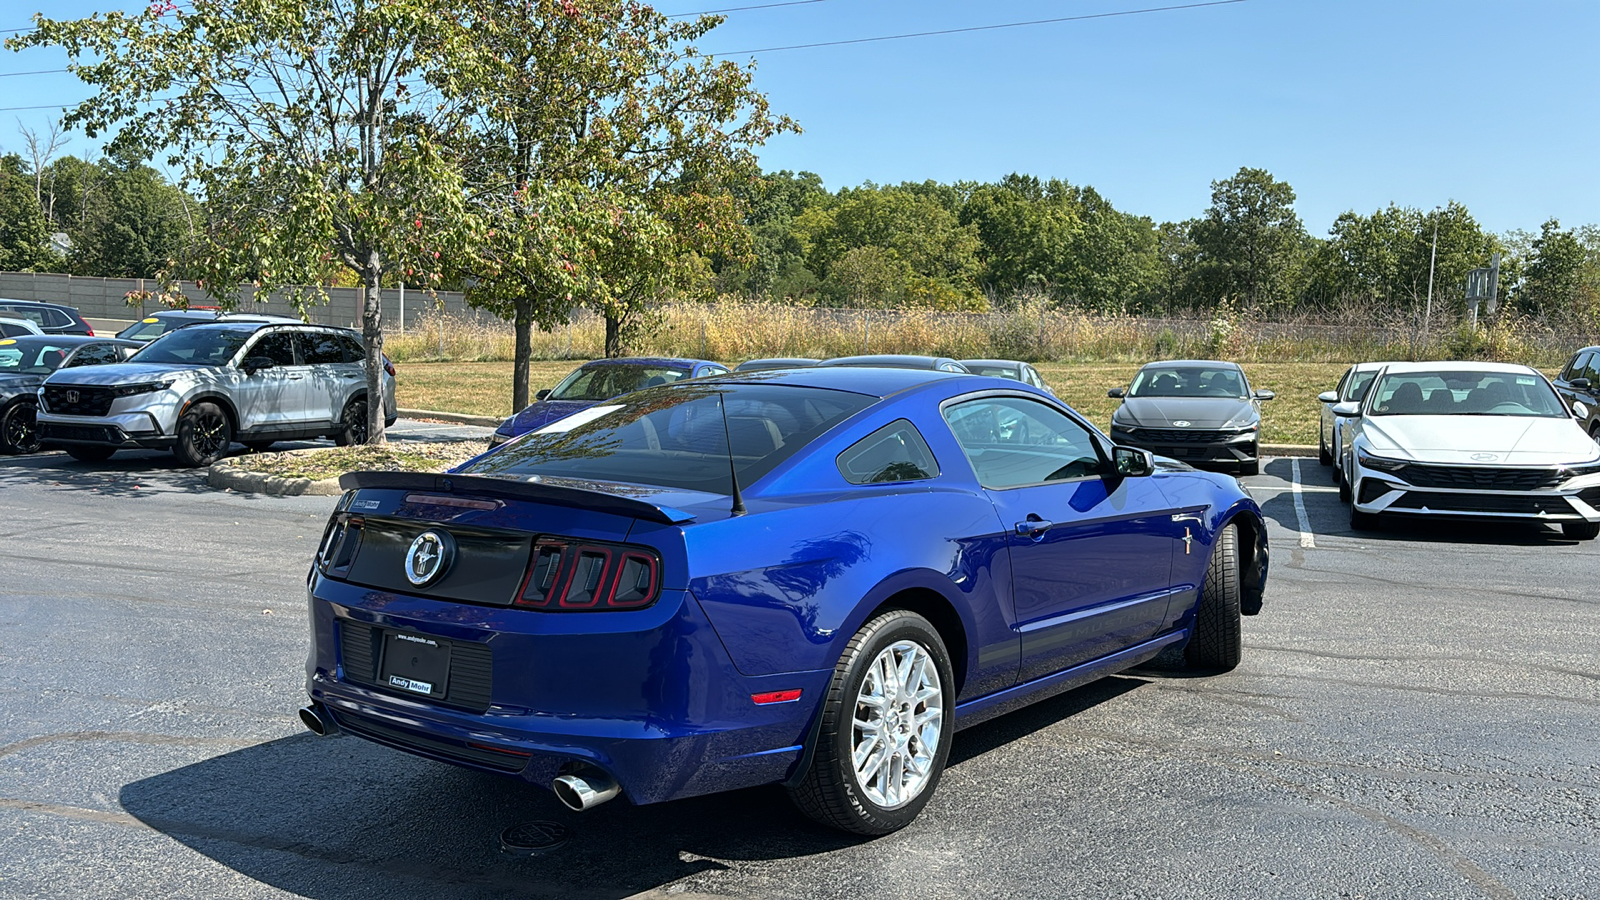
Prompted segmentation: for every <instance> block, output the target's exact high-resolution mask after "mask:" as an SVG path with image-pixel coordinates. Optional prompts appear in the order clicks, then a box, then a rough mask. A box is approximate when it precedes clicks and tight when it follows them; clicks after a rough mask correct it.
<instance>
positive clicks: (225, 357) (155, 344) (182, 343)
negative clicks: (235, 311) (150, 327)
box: [129, 325, 256, 366]
mask: <svg viewBox="0 0 1600 900" xmlns="http://www.w3.org/2000/svg"><path fill="white" fill-rule="evenodd" d="M255 332H256V329H255V328H254V327H250V328H213V327H207V326H203V325H201V326H191V327H189V328H179V329H178V330H177V331H171V332H168V333H166V334H164V335H162V336H161V337H159V338H157V339H156V340H153V341H151V342H150V343H148V344H146V345H145V347H144V349H143V350H140V351H139V352H138V353H135V354H134V355H133V357H132V358H131V359H130V360H129V362H141V363H168V364H174V365H191V366H225V365H227V364H228V361H229V360H231V359H233V356H234V354H236V353H238V352H239V348H240V347H243V346H244V342H245V341H247V340H249V339H250V335H252V334H255Z"/></svg>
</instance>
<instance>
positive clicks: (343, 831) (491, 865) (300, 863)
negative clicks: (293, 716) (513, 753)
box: [118, 677, 1146, 900]
mask: <svg viewBox="0 0 1600 900" xmlns="http://www.w3.org/2000/svg"><path fill="white" fill-rule="evenodd" d="M1145 683H1146V682H1145V681H1143V680H1141V679H1137V678H1127V677H1112V678H1107V679H1102V680H1100V681H1097V682H1095V683H1093V684H1090V685H1087V686H1085V687H1082V688H1078V689H1076V690H1073V691H1069V692H1067V693H1064V694H1061V695H1058V696H1056V697H1053V698H1051V699H1049V700H1045V701H1042V702H1040V703H1037V704H1034V705H1032V706H1029V707H1026V708H1024V709H1021V710H1018V711H1017V712H1013V713H1010V714H1008V715H1005V716H1002V717H1000V718H997V719H994V720H992V721H990V722H986V723H983V724H980V725H977V726H974V727H972V728H969V729H966V730H965V731H962V732H961V733H960V734H959V735H957V736H956V738H955V742H954V744H953V745H952V748H951V750H952V752H951V757H950V762H949V765H950V766H951V767H953V768H954V767H960V766H963V765H969V764H971V763H972V762H973V761H974V760H976V759H978V758H979V757H982V756H983V755H984V754H986V753H989V752H991V751H994V750H997V749H1000V748H1003V747H1005V746H1006V745H1008V744H1010V743H1012V742H1014V741H1016V740H1018V739H1021V738H1023V737H1026V736H1027V735H1029V734H1032V733H1034V732H1036V731H1039V730H1041V729H1044V728H1048V727H1050V726H1052V725H1054V724H1057V723H1059V722H1061V721H1062V720H1064V719H1068V718H1070V717H1072V716H1073V715H1076V714H1077V713H1079V712H1082V711H1084V710H1086V709H1090V708H1092V707H1094V706H1096V705H1098V704H1100V703H1104V702H1106V701H1107V700H1110V699H1113V698H1115V697H1118V696H1121V695H1122V694H1125V693H1127V692H1128V691H1131V690H1134V689H1135V688H1137V687H1139V686H1140V685H1142V684H1145ZM118 799H119V801H120V803H121V805H122V808H123V809H124V810H126V811H127V812H128V813H130V814H131V815H133V816H134V817H136V818H137V819H138V820H139V821H140V822H142V823H144V824H145V825H147V826H149V827H150V828H153V829H155V830H156V831H159V832H161V833H162V834H164V835H166V836H168V837H170V838H172V839H174V840H176V841H178V842H180V843H182V844H184V845H185V846H187V847H189V848H191V849H193V850H195V851H197V852H199V853H201V854H203V855H205V856H207V857H209V858H211V859H213V860H216V861H217V862H219V863H221V864H223V865H225V866H227V867H229V868H230V869H233V870H234V871H237V872H239V873H241V874H243V875H245V876H248V877H250V878H252V879H255V880H257V881H260V882H263V883H265V884H268V885H271V886H273V887H275V888H278V889H280V890H284V891H288V892H290V893H293V894H296V895H299V896H304V897H309V898H317V900H356V898H365V897H369V896H371V895H372V893H373V890H374V883H375V881H378V880H381V881H382V882H383V883H387V884H390V885H394V886H398V885H400V884H403V883H406V882H411V883H412V885H415V886H420V884H421V883H426V889H427V890H428V892H429V893H430V894H433V895H437V896H450V897H479V896H482V897H489V896H494V897H501V896H507V895H516V896H556V897H563V898H607V900H610V898H621V897H626V896H629V895H632V894H636V893H639V892H642V891H647V890H651V889H653V888H659V887H662V886H664V885H667V884H670V883H672V882H674V881H677V880H678V879H681V878H685V877H687V876H690V875H694V874H696V873H699V872H704V871H707V870H711V869H721V868H728V867H729V865H730V863H732V862H735V861H740V862H755V863H760V862H766V861H779V860H787V859H794V858H799V857H806V856H816V855H820V854H826V853H834V852H838V851H848V850H850V849H851V848H859V849H860V852H862V853H866V854H869V855H871V854H877V853H880V852H881V853H888V852H893V847H894V846H895V845H889V844H886V845H884V847H883V848H882V849H881V850H880V849H872V848H868V847H867V846H866V845H868V844H870V843H871V841H870V839H866V838H860V837H855V836H851V835H847V834H844V833H841V832H836V831H833V830H831V829H828V828H824V827H822V826H820V825H818V824H816V823H814V822H812V821H811V820H809V819H807V818H806V817H805V816H804V815H802V814H801V813H800V812H799V811H797V810H796V809H795V808H794V806H793V805H792V804H791V803H790V802H789V800H788V798H787V796H786V795H785V793H784V791H783V789H782V788H781V787H777V786H769V787H761V788H751V789H747V790H740V791H733V792H729V793H725V794H715V795H711V796H706V797H696V798H691V799H688V800H679V801H674V802H670V803H662V804H656V805H651V806H632V805H630V804H628V803H627V802H626V801H623V802H617V803H611V804H607V805H604V806H601V807H598V808H596V809H592V810H590V811H588V812H585V813H582V814H577V813H573V812H570V811H568V810H567V809H566V808H564V807H562V806H561V805H560V804H559V803H558V802H557V801H556V800H555V799H554V796H553V795H552V794H551V793H550V792H549V791H548V790H545V789H544V788H541V787H538V786H535V785H532V784H527V783H525V782H521V781H517V780H514V779H507V778H502V777H497V776H493V775H487V774H481V773H477V772H472V771H468V770H465V769H460V768H456V767H454V766H449V765H445V764H443V763H435V762H431V761H429V760H425V759H420V758H418V757H414V756H411V755H410V754H406V753H402V752H400V751H397V750H391V749H388V748H385V747H380V746H378V745H375V744H372V743H369V742H367V741H364V740H361V739H359V738H354V737H341V738H337V739H332V740H328V739H318V738H315V737H312V736H311V735H309V734H305V735H297V736H294V737H288V738H281V739H279V740H274V741H269V742H267V743H263V744H258V745H255V746H253V747H249V748H246V749H243V750H238V751H235V752H232V753H227V754H223V755H221V756H216V757H212V758H210V759H206V760H203V761H201V762H197V763H194V764H191V765H188V766H184V767H182V768H178V769H174V770H172V771H168V772H164V773H161V774H159V775H155V776H152V777H149V778H145V779H142V780H140V781H136V782H133V783H131V784H128V785H126V786H125V787H123V788H122V790H121V792H120V794H119V797H118ZM934 802H935V803H937V802H938V799H937V798H935V801H934ZM536 820H547V821H556V822H559V823H562V824H565V825H566V826H567V827H568V828H570V829H571V831H572V836H571V839H570V840H569V842H568V843H567V844H566V845H565V846H564V847H561V848H559V849H557V850H554V851H552V852H550V853H547V854H544V855H541V856H534V857H523V856H512V855H508V854H506V853H503V852H501V850H500V847H499V834H500V832H501V831H502V830H503V829H505V828H508V827H510V826H512V825H516V824H520V823H523V822H528V821H536ZM912 827H913V828H915V827H916V826H912ZM379 892H380V893H382V892H383V891H381V890H380V891H379Z"/></svg>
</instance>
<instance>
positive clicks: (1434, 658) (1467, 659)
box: [1245, 644, 1600, 680]
mask: <svg viewBox="0 0 1600 900" xmlns="http://www.w3.org/2000/svg"><path fill="white" fill-rule="evenodd" d="M1245 647H1246V648H1248V649H1251V650H1265V651H1269V652H1273V653H1293V654H1297V655H1300V656H1315V657H1319V658H1323V659H1343V660H1348V661H1351V662H1419V661H1422V660H1427V661H1429V662H1464V663H1489V664H1490V665H1496V666H1506V667H1508V668H1516V669H1537V670H1539V671H1541V672H1552V673H1555V674H1558V675H1575V676H1577V677H1579V678H1590V679H1595V680H1600V672H1585V671H1582V670H1580V669H1564V668H1562V667H1560V666H1549V665H1545V664H1543V663H1535V662H1528V661H1527V660H1523V659H1515V660H1512V659H1494V658H1493V657H1487V656H1452V655H1446V654H1441V655H1433V654H1426V653H1424V654H1418V655H1416V656H1375V655H1371V654H1361V653H1335V652H1333V651H1331V650H1303V649H1300V648H1298V647H1272V646H1269V645H1266V644H1245Z"/></svg>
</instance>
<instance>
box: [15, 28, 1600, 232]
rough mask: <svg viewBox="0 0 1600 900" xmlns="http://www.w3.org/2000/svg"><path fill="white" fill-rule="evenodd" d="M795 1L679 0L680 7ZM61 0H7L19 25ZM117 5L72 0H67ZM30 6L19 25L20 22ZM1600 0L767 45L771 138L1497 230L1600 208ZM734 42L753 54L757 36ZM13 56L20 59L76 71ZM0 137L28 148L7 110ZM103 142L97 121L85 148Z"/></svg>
mask: <svg viewBox="0 0 1600 900" xmlns="http://www.w3.org/2000/svg"><path fill="white" fill-rule="evenodd" d="M767 2H773V0H700V2H696V0H661V2H659V3H658V4H657V5H658V7H659V8H660V9H662V11H664V12H668V13H679V12H694V11H700V10H706V9H715V8H721V7H732V6H744V5H750V4H757V3H767ZM1182 2H1185V0H1146V2H1139V0H991V2H987V3H976V2H956V0H820V2H811V3H804V4H801V5H795V6H789V7H783V8H775V9H759V10H747V11H741V12H731V13H729V14H728V21H727V23H726V24H724V25H723V26H722V27H720V28H718V29H717V30H716V31H714V32H712V33H711V34H710V35H708V36H707V37H706V38H705V39H704V40H703V42H702V47H701V49H703V50H707V51H716V52H734V51H748V50H755V49H759V48H767V47H775V46H786V45H792V44H804V43H812V42H819V41H833V40H846V39H852V38H863V37H874V36H878V35H891V34H901V33H905V32H917V31H930V30H938V29H947V28H961V27H967V26H974V25H993V24H1001V23H1007V22H1020V21H1025V20H1031V19H1043V18H1053V17H1058V16H1073V15H1088V14H1095V13H1106V12H1116V11H1122V10H1135V9H1141V8H1146V7H1152V6H1167V5H1174V4H1177V3H1182ZM37 3H38V0H32V2H16V0H7V2H5V3H0V7H3V8H5V9H6V10H8V11H9V12H8V13H6V14H5V16H4V17H5V21H0V28H11V27H17V26H22V25H26V24H27V22H28V13H27V10H28V9H30V8H37ZM138 5H139V4H137V3H117V2H115V0H99V2H95V0H53V2H52V3H50V4H49V12H50V14H51V15H53V16H56V17H66V16H76V15H86V14H87V13H89V12H91V11H93V10H95V9H106V8H111V7H113V6H123V7H124V8H137V7H138ZM12 20H15V21H12ZM1597 39H1600V2H1595V0H1524V2H1519V3H1504V2H1501V3H1489V2H1479V0H1245V2H1241V3H1235V4H1231V5H1226V6H1215V7H1210V8H1204V9H1188V10H1174V11H1169V12H1159V13H1150V14H1142V15H1130V16H1123V17H1117V18H1105V19H1097V20H1091V21H1079V22H1064V23H1059V24H1051V25H1040V26H1033V27H1024V28H1010V29H1000V30H994V31H987V32H978V33H968V34H954V35H944V36H937V37H924V38H914V39H908V40H899V41H885V42H878V43H865V44H855V45H849V46H835V47H821V48H814V49H805V50H791V51H777V52H767V53H760V54H756V55H755V56H754V57H753V58H755V59H756V60H757V63H758V70H757V75H756V86H757V87H758V88H759V89H761V90H763V91H765V92H766V93H767V94H768V96H769V98H770V100H771V102H772V106H773V108H774V109H775V110H776V111H779V112H783V113H787V114H788V115H790V116H793V117H794V118H795V119H796V120H798V121H799V122H800V124H801V126H802V127H803V128H804V129H805V133H804V134H801V135H793V136H784V137H782V138H780V139H778V140H775V141H774V142H772V143H771V144H769V145H768V146H767V147H766V148H765V149H764V150H763V152H762V160H763V163H764V164H765V165H766V166H767V168H769V169H780V168H781V169H796V170H810V171H813V172H816V173H818V174H819V175H821V176H822V178H823V180H824V182H825V183H826V184H827V185H828V186H829V187H830V188H837V187H841V186H845V185H855V184H859V183H861V182H862V181H866V180H871V181H875V182H878V183H880V184H882V183H897V182H900V181H905V180H916V181H920V180H923V179H927V178H932V179H936V180H939V181H955V180H960V179H972V180H993V179H996V178H999V177H1001V176H1003V175H1005V174H1007V173H1009V172H1013V171H1018V172H1026V173H1030V174H1034V175H1038V176H1040V177H1045V178H1049V177H1058V178H1064V179H1066V180H1068V181H1071V182H1073V183H1076V184H1088V185H1093V186H1094V187H1095V188H1096V189H1098V190H1099V191H1100V192H1101V193H1102V194H1103V195H1105V196H1106V197H1107V198H1108V199H1110V200H1111V202H1112V203H1114V204H1115V205H1116V206H1117V207H1118V208H1121V209H1125V210H1128V211H1130V212H1135V213H1140V214H1144V215H1149V216H1151V217H1153V218H1155V219H1156V220H1158V221H1166V220H1179V219H1184V218H1189V217H1191V216H1195V215H1198V214H1200V213H1201V212H1202V211H1203V210H1204V209H1205V207H1206V205H1207V203H1208V202H1209V199H1210V182H1211V181H1213V180H1215V179H1219V178H1225V177H1227V176H1229V175H1231V174H1232V173H1233V172H1235V171H1237V170H1238V168H1239V167H1240V166H1245V165H1248V166H1253V167H1259V168H1265V169H1267V170H1269V171H1271V172H1272V173H1273V174H1274V175H1275V176H1277V177H1278V178H1280V179H1283V180H1286V181H1288V182H1289V183H1290V184H1291V185H1293V186H1294V189H1295V191H1296V193H1297V195H1298V198H1299V199H1298V202H1297V204H1296V208H1297V210H1298V211H1299V213H1300V216H1301V218H1302V219H1303V220H1304V221H1305V223H1306V227H1307V228H1308V229H1309V230H1310V231H1311V232H1312V233H1313V234H1318V235H1321V234H1325V233H1326V231H1327V228H1328V226H1329V225H1330V224H1331V223H1332V221H1333V218H1334V217H1335V216H1337V215H1338V214H1339V213H1340V212H1343V211H1345V210H1347V209H1354V210H1356V211H1358V212H1363V213H1365V212H1371V211H1372V210H1374V209H1377V208H1380V207H1382V206H1384V205H1386V204H1388V203H1390V202H1396V203H1399V204H1402V205H1407V206H1417V207H1421V208H1425V209H1429V208H1432V207H1434V206H1435V205H1439V204H1442V203H1444V202H1446V201H1448V200H1457V201H1460V202H1462V203H1464V204H1466V205H1467V207H1468V208H1469V209H1470V210H1471V211H1472V212H1473V214H1474V215H1475V216H1476V217H1477V218H1478V220H1479V221H1480V222H1481V223H1483V225H1484V226H1485V227H1487V228H1490V229H1492V230H1495V231H1505V230H1508V229H1513V228H1524V229H1529V230H1537V229H1538V227H1539V224H1540V223H1541V222H1543V221H1544V220H1545V219H1547V218H1550V217H1552V216H1555V217H1558V218H1560V219H1561V220H1562V222H1563V224H1566V225H1577V224H1584V223H1600V181H1597V179H1596V171H1595V163H1596V158H1597V149H1600V116H1597V115H1596V112H1597V110H1596V105H1597V89H1600V53H1597V52H1595V44H1596V40H1597ZM735 58H738V59H746V58H751V57H750V56H749V55H748V54H743V53H740V54H738V55H736V57H735ZM63 62H64V60H63V58H62V57H61V56H60V55H59V54H56V53H55V52H54V51H48V50H46V51H30V52H28V53H26V54H22V55H17V54H11V53H4V54H0V73H3V72H17V71H27V70H33V69H47V68H56V67H59V66H60V65H62V63H63ZM84 90H85V89H84V87H83V86H82V85H81V84H79V83H77V82H76V81H74V80H73V79H71V78H70V77H68V76H64V75H60V76H28V77H16V78H0V100H7V101H9V102H5V103H0V107H3V106H22V105H35V104H44V103H57V102H60V103H67V102H70V101H73V100H76V99H78V98H80V97H81V96H83V93H84ZM0 116H4V117H5V118H0V148H3V149H4V150H8V151H11V150H20V149H21V137H20V135H19V134H17V132H16V124H15V121H13V120H12V117H15V118H20V119H21V120H22V121H23V123H24V124H27V125H29V126H30V127H40V126H42V125H44V124H46V123H47V122H48V121H49V119H50V118H51V113H50V112H48V111H14V112H4V113H0ZM89 146H90V143H89V142H88V141H87V140H86V139H84V138H82V137H81V136H78V137H77V138H76V139H75V141H74V143H73V145H72V146H71V148H70V149H72V150H73V151H74V152H81V151H83V150H84V149H87V148H88V147H89Z"/></svg>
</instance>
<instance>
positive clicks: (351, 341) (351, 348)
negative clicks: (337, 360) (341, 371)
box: [339, 334, 367, 363]
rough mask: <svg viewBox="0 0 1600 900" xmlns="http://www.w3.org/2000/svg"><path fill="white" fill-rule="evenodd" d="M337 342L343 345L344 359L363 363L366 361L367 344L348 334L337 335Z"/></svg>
mask: <svg viewBox="0 0 1600 900" xmlns="http://www.w3.org/2000/svg"><path fill="white" fill-rule="evenodd" d="M339 344H340V346H342V347H344V361H345V362H353V363H364V362H366V361H367V346H366V345H365V344H363V343H361V342H360V341H358V340H356V339H355V338H354V337H351V336H350V335H348V334H341V335H339Z"/></svg>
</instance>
